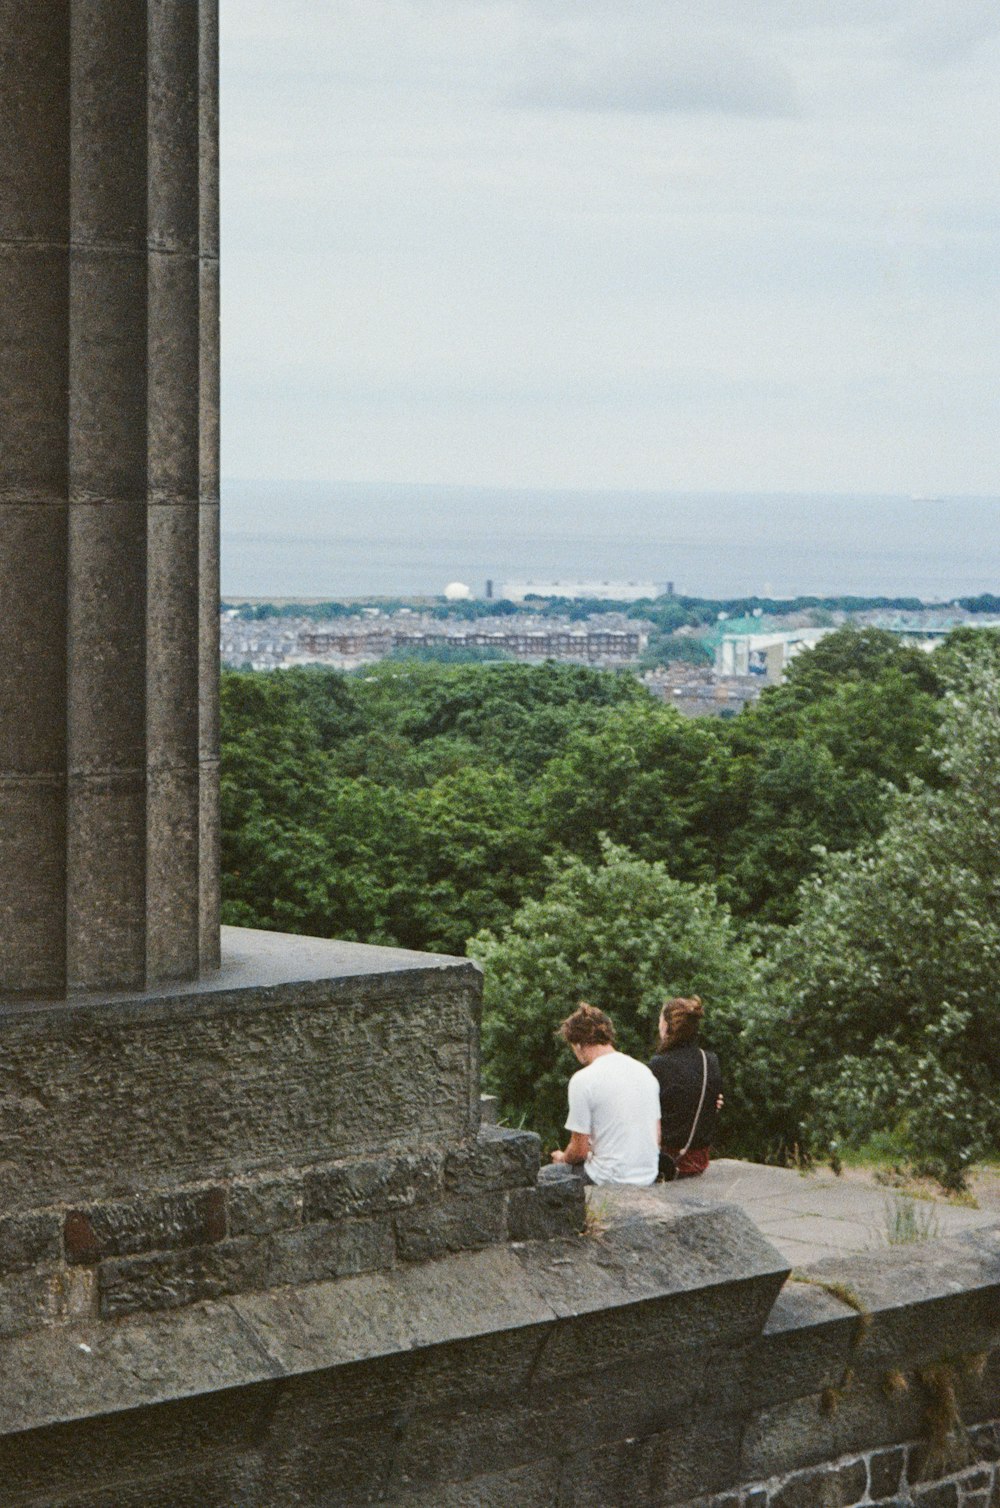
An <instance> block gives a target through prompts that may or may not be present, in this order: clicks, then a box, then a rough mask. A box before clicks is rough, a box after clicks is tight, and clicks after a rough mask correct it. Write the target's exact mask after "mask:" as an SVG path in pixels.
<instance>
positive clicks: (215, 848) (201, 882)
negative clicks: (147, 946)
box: [198, 759, 222, 976]
mask: <svg viewBox="0 0 1000 1508" xmlns="http://www.w3.org/2000/svg"><path fill="white" fill-rule="evenodd" d="M198 812H199V817H198V820H199V823H200V828H201V831H200V837H199V844H198V857H199V865H198V920H199V927H200V932H201V935H200V939H199V950H200V952H199V956H200V958H201V971H202V975H203V976H204V975H206V974H211V973H214V972H215V971H216V970H217V969H218V968H219V967H220V965H221V962H222V945H221V937H220V933H219V904H220V901H219V897H220V884H221V881H220V859H221V848H220V834H219V761H218V760H217V759H202V760H201V761H200V762H199V764H198Z"/></svg>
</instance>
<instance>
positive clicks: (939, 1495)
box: [913, 1482, 960, 1508]
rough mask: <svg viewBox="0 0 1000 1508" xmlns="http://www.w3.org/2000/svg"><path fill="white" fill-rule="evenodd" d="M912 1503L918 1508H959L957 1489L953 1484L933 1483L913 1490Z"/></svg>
mask: <svg viewBox="0 0 1000 1508" xmlns="http://www.w3.org/2000/svg"><path fill="white" fill-rule="evenodd" d="M913 1501H914V1503H917V1504H918V1505H919V1508H959V1503H960V1498H959V1493H958V1487H957V1485H956V1484H955V1483H954V1482H935V1483H934V1484H932V1485H929V1486H926V1487H915V1488H914V1489H913Z"/></svg>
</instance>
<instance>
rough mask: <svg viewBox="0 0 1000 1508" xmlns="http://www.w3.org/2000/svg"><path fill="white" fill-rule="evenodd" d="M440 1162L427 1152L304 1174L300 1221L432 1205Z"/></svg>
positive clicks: (436, 1155) (360, 1160)
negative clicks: (303, 1202)
mask: <svg viewBox="0 0 1000 1508" xmlns="http://www.w3.org/2000/svg"><path fill="white" fill-rule="evenodd" d="M443 1160H444V1159H443V1154H442V1153H440V1152H438V1151H436V1150H428V1151H426V1152H418V1153H407V1154H403V1155H402V1156H398V1155H397V1156H385V1157H370V1158H357V1159H352V1160H351V1161H344V1162H337V1163H329V1164H327V1165H326V1166H323V1167H316V1168H310V1169H308V1170H307V1172H306V1174H305V1179H304V1184H305V1206H304V1214H303V1218H304V1220H306V1221H307V1222H309V1221H313V1220H340V1219H343V1218H345V1217H346V1216H350V1215H377V1214H382V1213H384V1212H385V1211H387V1210H396V1209H403V1208H406V1207H408V1206H409V1205H412V1204H414V1203H423V1202H426V1201H428V1200H432V1199H437V1198H438V1197H439V1195H440V1192H441V1170H442V1165H443Z"/></svg>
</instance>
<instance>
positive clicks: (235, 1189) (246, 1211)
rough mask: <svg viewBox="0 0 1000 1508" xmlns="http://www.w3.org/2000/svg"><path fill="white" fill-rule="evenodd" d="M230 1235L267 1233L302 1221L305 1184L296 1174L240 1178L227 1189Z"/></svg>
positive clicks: (259, 1234)
mask: <svg viewBox="0 0 1000 1508" xmlns="http://www.w3.org/2000/svg"><path fill="white" fill-rule="evenodd" d="M228 1205H229V1234H230V1235H232V1236H264V1235H267V1234H268V1233H269V1232H271V1231H278V1230H288V1229H290V1228H292V1227H294V1226H297V1225H301V1224H302V1205H303V1183H302V1178H301V1176H300V1175H299V1174H297V1173H292V1172H289V1173H285V1174H279V1175H278V1176H277V1177H274V1178H267V1177H264V1178H237V1179H236V1180H235V1181H234V1182H233V1183H232V1184H231V1185H230V1187H229V1190H228Z"/></svg>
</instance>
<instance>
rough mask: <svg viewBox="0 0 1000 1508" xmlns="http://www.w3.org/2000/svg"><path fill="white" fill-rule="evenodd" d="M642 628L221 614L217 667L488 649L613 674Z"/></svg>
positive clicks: (403, 614) (606, 622)
mask: <svg viewBox="0 0 1000 1508" xmlns="http://www.w3.org/2000/svg"><path fill="white" fill-rule="evenodd" d="M649 629H650V625H649V624H648V623H643V622H641V621H639V620H637V619H634V618H626V617H624V616H623V615H622V614H621V613H596V614H591V615H590V616H589V617H587V618H585V619H583V620H582V621H581V622H570V621H569V620H568V619H565V618H537V617H532V616H530V615H528V614H519V615H518V616H517V617H516V618H511V617H509V616H504V617H495V618H494V617H480V618H476V619H473V620H472V621H464V620H462V619H457V620H456V619H440V618H434V617H432V616H431V615H429V614H423V613H416V612H413V611H412V610H408V609H402V610H400V611H398V612H395V613H381V612H371V611H369V612H367V613H365V614H364V615H361V614H359V615H358V616H356V617H350V618H331V619H326V620H324V621H320V622H314V621H312V620H311V619H296V618H283V619H282V618H264V619H260V620H254V619H244V618H241V617H240V616H239V615H238V614H237V613H236V612H229V613H223V615H222V622H221V651H222V660H223V663H224V664H226V665H231V666H250V667H251V668H252V669H254V670H268V669H275V668H281V667H287V666H290V665H316V664H319V665H333V666H335V667H337V668H339V669H343V670H350V669H353V668H354V667H356V666H359V665H366V664H371V663H373V662H375V661H377V660H382V659H385V657H386V656H387V655H389V654H392V653H393V652H394V651H397V650H398V651H404V652H405V651H406V650H411V651H413V652H414V653H419V652H421V651H428V650H429V651H435V650H454V651H456V652H461V651H465V650H472V651H476V652H481V651H489V650H494V651H497V652H498V655H497V657H498V658H501V657H507V656H509V657H510V658H511V659H515V660H524V661H529V662H531V661H541V660H564V661H567V662H569V663H571V664H578V665H594V666H600V667H604V668H607V669H619V668H623V667H628V666H630V665H635V664H636V663H637V662H638V660H639V658H640V656H641V655H642V653H643V650H644V649H645V648H646V646H647V644H648V642H649Z"/></svg>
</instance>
